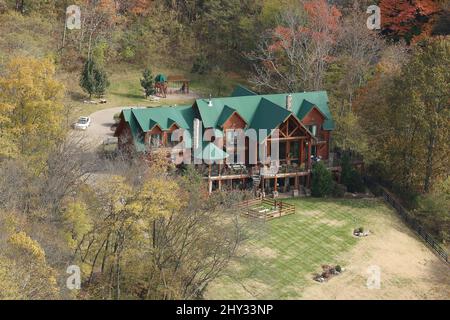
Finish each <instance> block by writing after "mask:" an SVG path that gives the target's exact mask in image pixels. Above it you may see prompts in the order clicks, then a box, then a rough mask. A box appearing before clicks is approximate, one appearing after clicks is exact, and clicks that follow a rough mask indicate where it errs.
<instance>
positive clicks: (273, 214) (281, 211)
mask: <svg viewBox="0 0 450 320" xmlns="http://www.w3.org/2000/svg"><path fill="white" fill-rule="evenodd" d="M258 206H260V207H261V208H263V207H264V208H267V209H265V210H261V208H258ZM236 208H237V209H238V210H241V211H242V214H243V215H244V216H248V217H250V218H257V219H262V220H264V221H269V220H272V219H276V218H281V217H284V216H287V215H291V214H294V213H295V205H293V204H290V203H286V202H283V201H280V200H276V199H269V198H264V199H252V200H246V201H243V202H240V203H239V204H237V205H236ZM268 208H271V209H268Z"/></svg>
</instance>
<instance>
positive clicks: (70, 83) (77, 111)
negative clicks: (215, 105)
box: [60, 65, 245, 119]
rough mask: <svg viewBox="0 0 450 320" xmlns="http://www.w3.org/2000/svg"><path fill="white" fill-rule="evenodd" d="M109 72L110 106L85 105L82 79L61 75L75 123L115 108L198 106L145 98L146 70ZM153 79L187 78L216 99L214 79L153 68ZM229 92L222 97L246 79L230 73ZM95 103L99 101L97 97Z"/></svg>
mask: <svg viewBox="0 0 450 320" xmlns="http://www.w3.org/2000/svg"><path fill="white" fill-rule="evenodd" d="M107 69H108V74H109V81H110V86H109V88H108V89H107V93H106V95H105V98H106V100H107V103H106V104H85V103H83V101H84V100H89V99H88V96H87V95H86V94H85V93H84V92H83V90H82V89H81V88H80V86H79V77H80V75H79V74H77V73H71V74H68V73H65V74H61V75H60V79H61V80H62V81H63V82H64V83H65V85H66V88H67V95H66V99H65V104H66V105H68V106H70V108H71V109H72V112H71V117H72V118H73V119H75V118H77V117H79V116H88V115H90V114H92V113H94V112H96V111H99V110H102V109H109V108H115V107H130V106H133V107H138V106H140V107H144V106H146V107H156V106H161V105H164V106H170V105H190V104H192V103H193V102H194V100H195V99H194V98H193V97H192V96H191V97H188V96H186V97H183V96H182V95H181V96H180V97H177V98H176V99H169V98H167V99H160V100H159V101H156V102H152V101H150V100H148V99H145V98H144V92H143V89H142V87H141V84H140V79H141V77H142V72H143V68H142V69H141V68H138V67H136V66H128V65H119V66H114V68H112V67H110V68H107ZM152 71H153V75H154V76H156V75H157V74H159V73H163V74H165V75H184V76H186V77H188V78H189V79H191V81H192V82H191V91H192V92H194V93H195V94H197V95H198V96H200V97H208V96H209V95H210V94H212V95H213V96H214V95H215V89H214V85H213V83H212V81H211V76H210V75H196V74H190V73H189V72H187V71H183V70H179V69H176V68H173V69H169V68H166V67H158V68H156V67H154V68H152ZM223 82H224V86H225V90H224V91H223V93H222V94H221V95H225V96H226V95H228V94H229V93H230V92H231V90H232V88H233V87H234V86H235V85H236V84H238V83H242V84H245V81H244V80H243V78H242V77H240V76H239V75H237V74H234V73H228V74H227V75H226V78H224V79H223ZM92 100H95V101H98V100H99V99H98V98H96V97H93V98H92Z"/></svg>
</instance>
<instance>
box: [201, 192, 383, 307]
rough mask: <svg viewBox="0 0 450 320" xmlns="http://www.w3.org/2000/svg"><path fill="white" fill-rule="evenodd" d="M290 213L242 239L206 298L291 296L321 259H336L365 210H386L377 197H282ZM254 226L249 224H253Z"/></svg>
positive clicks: (349, 244)
mask: <svg viewBox="0 0 450 320" xmlns="http://www.w3.org/2000/svg"><path fill="white" fill-rule="evenodd" d="M286 201H287V202H289V203H292V204H295V206H296V214H294V215H290V216H286V217H282V218H279V219H274V220H272V221H270V222H267V223H266V224H265V226H264V227H262V228H261V230H258V231H257V232H256V233H255V232H253V233H252V234H253V235H252V236H250V237H249V239H248V240H247V241H246V243H245V244H244V247H243V250H242V252H241V255H240V257H239V258H238V259H237V260H236V261H233V262H232V263H231V264H230V267H229V268H228V270H227V271H226V272H225V274H224V275H223V276H222V277H221V278H220V279H218V280H216V281H215V282H214V283H212V284H211V286H210V288H209V289H208V292H207V297H208V298H211V299H253V298H256V299H296V298H301V294H302V288H304V287H305V286H307V285H311V284H313V282H312V280H311V278H312V275H313V273H315V272H319V271H320V270H321V265H323V264H341V265H342V266H343V267H345V266H346V264H347V263H348V262H347V261H342V260H340V259H341V258H340V257H342V254H343V253H345V252H347V251H348V250H349V249H351V248H352V247H353V246H354V245H355V244H356V243H357V241H360V240H359V239H356V238H354V237H353V236H352V230H353V229H354V228H356V227H360V226H364V227H366V228H367V227H368V226H367V225H365V223H367V221H368V217H369V215H371V214H375V213H378V212H380V211H383V210H386V207H385V206H384V204H383V203H382V202H379V201H377V200H372V199H368V200H364V199H363V200H347V199H339V200H335V199H330V200H320V199H312V198H302V199H290V200H286ZM253 231H255V230H253Z"/></svg>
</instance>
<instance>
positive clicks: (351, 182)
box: [341, 155, 366, 192]
mask: <svg viewBox="0 0 450 320" xmlns="http://www.w3.org/2000/svg"><path fill="white" fill-rule="evenodd" d="M341 167H342V173H341V181H342V184H343V185H345V186H346V187H347V190H348V192H364V191H365V190H366V187H365V185H364V182H363V181H362V178H361V175H360V174H359V173H358V171H356V170H355V169H354V168H353V167H352V165H351V162H350V157H349V156H348V155H344V156H343V157H342V160H341Z"/></svg>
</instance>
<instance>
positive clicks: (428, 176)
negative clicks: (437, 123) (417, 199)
mask: <svg viewBox="0 0 450 320" xmlns="http://www.w3.org/2000/svg"><path fill="white" fill-rule="evenodd" d="M435 130H436V129H435V127H434V126H432V127H431V129H430V133H429V135H428V145H427V151H428V155H427V163H426V168H425V181H424V191H425V193H428V192H430V188H431V180H432V176H433V157H434V148H435V145H436V133H435Z"/></svg>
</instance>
